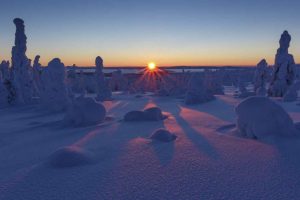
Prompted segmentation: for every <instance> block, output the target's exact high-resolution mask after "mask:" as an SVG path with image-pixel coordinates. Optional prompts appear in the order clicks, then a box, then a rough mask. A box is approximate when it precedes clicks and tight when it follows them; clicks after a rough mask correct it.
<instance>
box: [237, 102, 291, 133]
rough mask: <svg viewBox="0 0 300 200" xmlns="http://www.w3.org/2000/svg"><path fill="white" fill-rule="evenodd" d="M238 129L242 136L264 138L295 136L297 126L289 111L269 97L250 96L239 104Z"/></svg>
mask: <svg viewBox="0 0 300 200" xmlns="http://www.w3.org/2000/svg"><path fill="white" fill-rule="evenodd" d="M235 111H236V114H237V130H238V132H239V133H238V134H240V136H242V137H247V138H253V139H263V138H267V137H270V136H283V137H287V136H294V135H296V128H295V126H294V124H293V121H292V119H291V118H290V116H289V115H288V113H287V112H286V111H285V110H284V109H283V108H282V107H281V106H279V105H278V104H276V103H275V102H274V101H272V100H270V99H269V98H267V97H258V96H256V97H250V98H247V99H245V100H244V101H242V102H241V103H240V104H239V105H237V107H236V109H235Z"/></svg>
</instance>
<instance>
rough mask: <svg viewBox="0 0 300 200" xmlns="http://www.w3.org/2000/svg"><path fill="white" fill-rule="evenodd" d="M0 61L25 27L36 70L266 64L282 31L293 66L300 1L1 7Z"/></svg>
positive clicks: (20, 2) (66, 1) (298, 51)
mask: <svg viewBox="0 0 300 200" xmlns="http://www.w3.org/2000/svg"><path fill="white" fill-rule="evenodd" d="M0 7H1V9H0V10H1V11H0V60H2V59H10V52H11V47H12V45H13V42H14V33H15V27H14V24H13V22H12V20H13V19H14V18H15V17H20V18H22V19H24V21H25V26H26V27H25V28H26V34H27V37H28V40H27V42H28V45H27V46H28V50H27V55H28V57H30V58H34V56H35V55H36V54H40V55H41V61H42V64H46V63H48V62H49V60H51V59H52V58H54V57H59V58H61V60H62V61H63V62H64V63H65V64H66V65H71V64H73V63H75V64H76V65H78V66H92V65H94V59H95V57H96V56H98V55H100V56H102V57H103V59H104V63H105V65H106V66H142V65H146V64H147V63H148V62H150V61H154V62H156V63H157V64H158V65H160V66H174V65H196V66H200V65H202V66H203V65H212V66H215V65H218V66H223V65H255V64H256V63H258V61H259V60H260V59H262V58H266V59H267V61H268V63H270V64H273V62H274V61H273V60H274V54H275V53H276V49H277V48H278V40H279V38H280V35H281V33H282V32H283V30H285V29H287V30H288V31H289V32H290V34H291V35H292V43H291V47H290V52H291V53H292V54H293V55H294V57H295V59H296V62H298V63H299V62H300V0H0Z"/></svg>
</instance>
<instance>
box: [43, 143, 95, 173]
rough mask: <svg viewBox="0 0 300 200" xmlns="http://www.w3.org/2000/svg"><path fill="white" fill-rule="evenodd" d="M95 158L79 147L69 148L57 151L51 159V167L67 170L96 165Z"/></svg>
mask: <svg viewBox="0 0 300 200" xmlns="http://www.w3.org/2000/svg"><path fill="white" fill-rule="evenodd" d="M94 162H95V160H94V156H93V154H92V153H91V152H89V151H86V150H84V149H82V148H80V147H78V146H67V147H63V148H60V149H58V150H56V151H55V152H54V153H52V154H51V155H50V157H49V162H48V163H49V165H50V166H51V167H54V168H67V167H75V166H79V165H87V164H92V163H94Z"/></svg>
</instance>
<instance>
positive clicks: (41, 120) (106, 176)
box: [0, 94, 300, 200]
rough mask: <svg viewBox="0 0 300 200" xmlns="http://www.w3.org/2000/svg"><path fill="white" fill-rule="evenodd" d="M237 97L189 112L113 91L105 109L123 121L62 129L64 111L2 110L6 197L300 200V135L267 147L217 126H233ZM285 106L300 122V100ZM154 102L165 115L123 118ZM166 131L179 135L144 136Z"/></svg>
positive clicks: (1, 195) (168, 102) (1, 193)
mask: <svg viewBox="0 0 300 200" xmlns="http://www.w3.org/2000/svg"><path fill="white" fill-rule="evenodd" d="M239 102H240V99H235V98H233V97H232V96H228V95H225V96H223V95H222V96H216V100H215V101H211V102H208V103H204V104H200V105H197V106H193V107H192V108H191V107H189V106H186V105H185V104H184V103H182V101H181V100H179V99H174V98H168V97H162V98H158V97H153V96H147V95H145V96H144V97H143V98H135V97H134V95H116V94H114V101H112V102H104V106H105V108H106V110H107V115H108V116H112V117H113V118H115V119H116V120H113V121H111V123H109V124H106V125H96V126H89V127H77V128H72V127H64V126H62V124H61V123H60V122H61V120H62V119H63V117H64V115H63V113H52V114H49V113H43V112H41V111H39V110H37V109H36V108H37V107H36V106H24V107H10V108H6V109H1V111H0V127H1V130H0V138H1V139H0V163H1V165H0V199H5V200H11V199H13V200H15V199H31V200H39V199H43V200H48V199H49V200H50V199H72V200H79V199H92V200H93V199H144V200H148V199H149V200H150V199H164V200H169V199H170V200H171V199H189V200H198V199H206V200H215V199H239V200H253V199H272V200H281V199H298V197H299V196H300V190H299V187H298V186H299V185H300V171H299V168H300V158H299V156H298V153H299V152H300V139H299V138H292V139H285V140H280V141H279V142H278V144H268V143H264V142H261V141H259V140H251V139H245V138H239V137H233V136H230V135H226V134H224V133H222V132H219V131H217V129H218V128H220V127H223V126H225V125H228V124H232V123H234V122H235V117H236V115H235V113H234V107H235V106H236V105H237V104H238V103H239ZM278 104H280V105H281V106H283V108H284V110H285V111H286V112H288V113H289V115H290V116H291V117H292V119H293V120H294V122H300V106H297V105H296V103H295V102H292V103H284V102H281V101H278ZM267 105H269V104H267ZM154 106H156V107H159V108H161V109H162V110H163V111H164V112H166V113H167V115H168V118H167V119H165V120H164V121H151V122H143V121H141V122H138V123H122V122H119V120H118V119H121V118H122V117H123V116H124V114H125V113H127V112H128V111H130V110H144V109H146V108H149V107H154ZM253 109H256V108H255V105H254V106H253ZM256 110H258V109H256ZM258 113H262V111H260V110H259V111H258ZM281 118H282V117H281ZM161 128H163V129H166V130H168V131H170V132H171V133H173V134H175V135H176V136H178V137H177V139H176V140H174V141H173V142H170V143H164V144H162V143H160V142H153V143H152V142H149V140H147V139H146V138H148V137H149V135H150V134H151V133H153V132H154V131H155V130H157V129H161ZM70 146H71V147H74V146H75V147H77V148H79V149H76V150H74V149H71V150H70V149H68V147H70ZM61 148H62V149H61ZM57 149H60V150H59V151H57ZM53 152H57V153H54V154H53ZM82 152H84V153H82ZM86 152H87V154H86ZM49 155H50V157H49ZM51 155H52V156H51ZM54 155H55V156H54ZM87 155H92V156H91V157H89V156H87ZM51 157H52V159H50V158H51ZM78 158H79V159H78ZM90 158H91V161H93V162H92V164H88V163H90V162H89V161H90ZM50 161H52V163H56V164H54V165H50V167H49V165H47V164H45V163H49V162H50ZM87 161H88V162H87ZM70 163H71V164H70ZM74 163H75V164H78V165H77V166H74V165H75V164H74ZM61 166H63V167H62V168H61ZM65 166H72V167H65Z"/></svg>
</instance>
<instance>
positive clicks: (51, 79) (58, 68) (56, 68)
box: [40, 58, 69, 111]
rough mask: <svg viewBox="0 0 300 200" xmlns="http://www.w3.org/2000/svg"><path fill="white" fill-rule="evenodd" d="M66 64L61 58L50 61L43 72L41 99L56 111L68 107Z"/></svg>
mask: <svg viewBox="0 0 300 200" xmlns="http://www.w3.org/2000/svg"><path fill="white" fill-rule="evenodd" d="M64 81H65V66H64V64H63V63H62V62H61V61H60V59H59V58H55V59H53V60H52V61H50V62H49V63H48V67H47V68H46V69H45V70H44V72H43V73H42V85H43V89H42V90H41V92H40V94H41V101H42V104H43V105H44V106H45V107H46V108H48V109H50V110H54V111H60V110H64V109H66V107H67V106H68V104H69V98H68V95H67V90H66V86H65V83H64Z"/></svg>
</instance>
